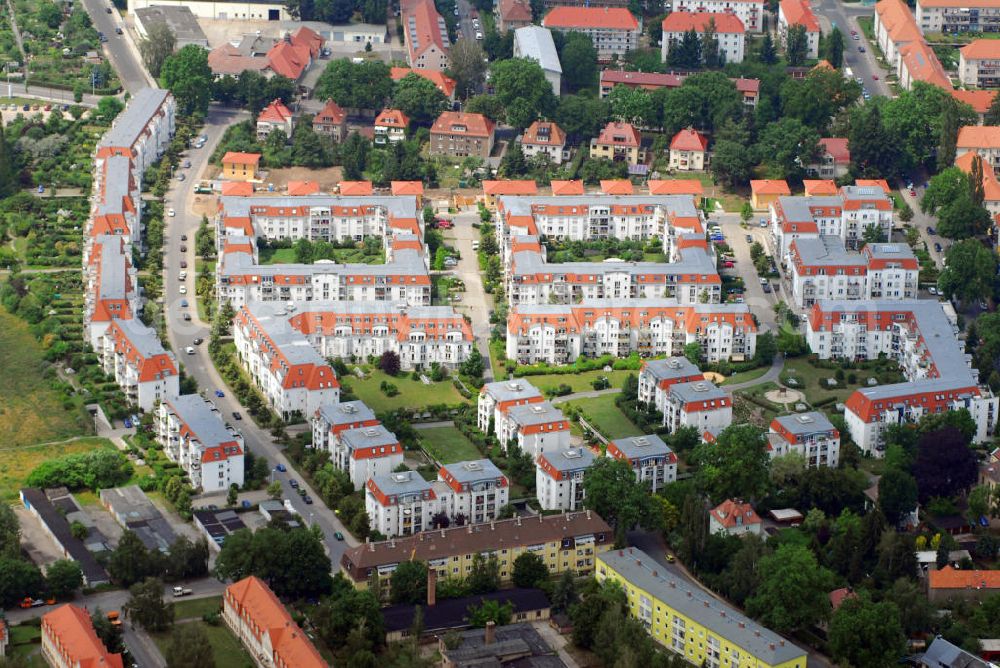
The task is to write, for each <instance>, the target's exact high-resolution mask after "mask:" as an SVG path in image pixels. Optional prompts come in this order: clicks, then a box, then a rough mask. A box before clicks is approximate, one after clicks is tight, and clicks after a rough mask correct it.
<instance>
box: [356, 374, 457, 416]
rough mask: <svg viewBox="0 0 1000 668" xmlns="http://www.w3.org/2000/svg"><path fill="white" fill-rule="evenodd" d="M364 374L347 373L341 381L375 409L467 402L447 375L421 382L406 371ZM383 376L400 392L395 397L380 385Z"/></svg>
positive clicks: (376, 410)
mask: <svg viewBox="0 0 1000 668" xmlns="http://www.w3.org/2000/svg"><path fill="white" fill-rule="evenodd" d="M366 374H367V375H366V377H365V379H364V380H361V379H360V378H358V377H357V376H348V377H346V378H341V379H340V382H341V384H346V385H348V386H349V387H350V388H351V391H352V392H353V393H354V395H355V396H357V398H358V399H360V400H361V401H363V402H365V403H366V404H368V406H369V407H370V408H371V409H372V410H373V411H375V412H376V413H381V412H383V411H391V410H395V409H397V408H414V409H415V408H423V407H424V406H432V405H434V404H448V405H454V404H463V403H468V402H469V400H468V399H466V398H465V397H463V396H462V395H461V394H460V393H459V391H458V390H457V389H455V386H454V385H452V383H451V380H448V379H446V380H443V381H441V382H439V383H431V384H430V385H424V384H423V383H421V382H420V381H419V380H411V379H410V377H409V376H408V375H406V376H403V375H400V376H398V377H389V376H387V375H385V374H384V373H382V372H381V371H378V370H374V371H368V372H366ZM383 380H385V381H388V382H389V383H392V384H393V385H395V386H396V387H397V388H398V389H399V394H397V395H396V396H394V397H389V396H386V394H385V392H383V391H382V390H381V389H380V388H379V386H380V385H381V384H382V381H383Z"/></svg>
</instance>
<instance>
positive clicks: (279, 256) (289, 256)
mask: <svg viewBox="0 0 1000 668" xmlns="http://www.w3.org/2000/svg"><path fill="white" fill-rule="evenodd" d="M258 253H259V255H260V263H261V264H289V263H292V262H295V249H294V248H261V249H260V250H259V251H258Z"/></svg>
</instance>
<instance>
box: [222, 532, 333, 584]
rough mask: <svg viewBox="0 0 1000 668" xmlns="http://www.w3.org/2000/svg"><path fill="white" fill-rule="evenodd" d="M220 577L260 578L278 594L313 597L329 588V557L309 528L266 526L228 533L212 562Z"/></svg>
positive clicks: (237, 578) (236, 578)
mask: <svg viewBox="0 0 1000 668" xmlns="http://www.w3.org/2000/svg"><path fill="white" fill-rule="evenodd" d="M215 573H216V575H217V576H218V577H220V578H223V579H232V580H240V579H242V578H245V577H247V576H248V575H256V576H257V577H259V578H261V579H262V580H264V581H265V582H267V583H268V585H269V586H270V587H271V589H272V590H273V591H274V593H275V594H277V595H278V596H283V597H284V596H287V597H290V598H297V597H300V596H316V595H318V594H323V593H325V592H327V591H329V590H330V558H329V557H328V556H327V555H326V552H325V551H324V549H323V543H322V541H321V540H320V539H319V538H318V537H317V535H316V533H315V532H313V531H312V530H310V529H306V528H297V529H291V530H284V529H277V528H273V527H265V528H263V529H260V530H258V531H257V532H256V533H251V532H250V531H249V530H242V529H241V530H240V531H237V532H235V533H233V534H230V535H229V536H228V537H227V538H226V542H225V543H224V544H223V546H222V551H221V552H220V553H219V556H218V557H217V558H216V561H215Z"/></svg>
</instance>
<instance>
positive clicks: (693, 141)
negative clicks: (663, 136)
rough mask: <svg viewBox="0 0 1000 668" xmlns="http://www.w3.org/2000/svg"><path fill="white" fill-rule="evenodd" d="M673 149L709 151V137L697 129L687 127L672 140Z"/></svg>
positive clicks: (671, 146)
mask: <svg viewBox="0 0 1000 668" xmlns="http://www.w3.org/2000/svg"><path fill="white" fill-rule="evenodd" d="M670 150H671V151H707V150H708V137H706V136H705V135H703V134H701V133H700V132H698V131H697V130H692V129H691V128H685V129H683V130H681V131H680V132H678V133H677V134H675V135H674V138H673V139H671V140H670Z"/></svg>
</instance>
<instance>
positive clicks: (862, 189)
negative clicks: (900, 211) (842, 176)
mask: <svg viewBox="0 0 1000 668" xmlns="http://www.w3.org/2000/svg"><path fill="white" fill-rule="evenodd" d="M840 191H841V192H842V193H844V196H845V197H846V198H849V199H878V200H888V199H889V196H888V195H886V194H885V191H884V190H882V188H881V186H844V187H843V188H841V189H840Z"/></svg>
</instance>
